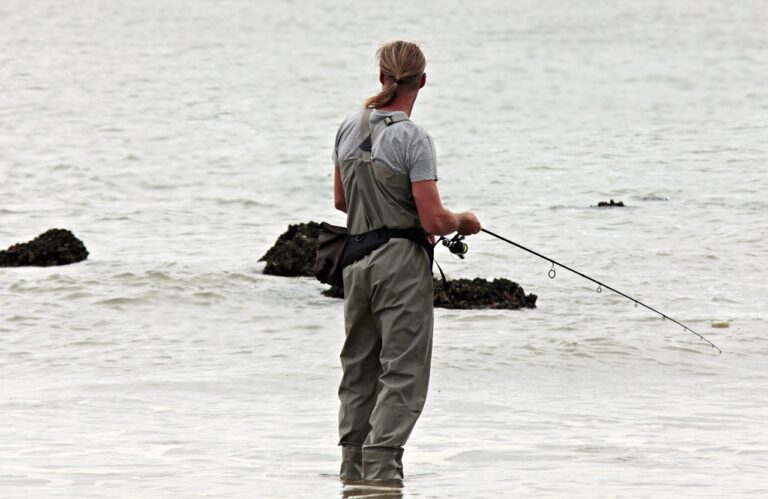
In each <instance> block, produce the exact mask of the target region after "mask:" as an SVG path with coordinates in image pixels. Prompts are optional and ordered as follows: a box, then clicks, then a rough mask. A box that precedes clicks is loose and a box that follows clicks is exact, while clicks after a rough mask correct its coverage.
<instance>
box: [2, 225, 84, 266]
mask: <svg viewBox="0 0 768 499" xmlns="http://www.w3.org/2000/svg"><path fill="white" fill-rule="evenodd" d="M86 258H88V250H87V249H86V248H85V245H84V244H83V242H82V241H81V240H80V239H78V238H77V237H75V235H74V234H72V232H70V231H68V230H66V229H49V230H47V231H45V232H43V233H42V234H40V235H39V236H37V237H36V238H34V239H33V240H31V241H29V242H26V243H18V244H14V245H13V246H11V247H10V248H8V249H7V250H4V251H0V267H26V266H34V267H51V266H54V265H69V264H70V263H77V262H82V261H83V260H85V259H86Z"/></svg>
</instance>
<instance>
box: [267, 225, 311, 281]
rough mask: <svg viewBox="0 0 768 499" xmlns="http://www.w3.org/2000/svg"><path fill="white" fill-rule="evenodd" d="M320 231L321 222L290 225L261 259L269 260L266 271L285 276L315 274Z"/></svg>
mask: <svg viewBox="0 0 768 499" xmlns="http://www.w3.org/2000/svg"><path fill="white" fill-rule="evenodd" d="M319 233H320V224H319V223H316V222H309V223H302V224H295V225H289V226H288V230H287V231H285V232H284V233H282V234H281V235H280V237H278V238H277V241H276V242H275V245H274V246H272V247H271V248H270V249H269V251H267V252H266V253H265V254H264V256H263V257H261V259H260V260H259V261H260V262H267V265H266V267H265V268H264V273H265V274H270V275H279V276H284V277H305V276H310V277H311V276H314V275H315V274H314V272H313V268H314V266H315V253H316V252H317V236H318V234H319Z"/></svg>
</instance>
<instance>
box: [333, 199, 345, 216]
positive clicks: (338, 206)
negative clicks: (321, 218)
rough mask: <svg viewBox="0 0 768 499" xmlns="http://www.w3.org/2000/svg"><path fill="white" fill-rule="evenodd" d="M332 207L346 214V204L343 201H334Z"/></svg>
mask: <svg viewBox="0 0 768 499" xmlns="http://www.w3.org/2000/svg"><path fill="white" fill-rule="evenodd" d="M333 205H334V206H335V207H336V209H337V210H339V211H341V212H343V213H346V212H347V202H346V201H345V200H343V199H337V200H336V201H334V203H333Z"/></svg>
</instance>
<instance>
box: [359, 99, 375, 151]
mask: <svg viewBox="0 0 768 499" xmlns="http://www.w3.org/2000/svg"><path fill="white" fill-rule="evenodd" d="M372 112H373V108H372V107H368V108H366V109H364V110H363V115H362V116H361V117H360V146H359V147H360V151H362V155H363V160H364V161H370V159H371V113H372Z"/></svg>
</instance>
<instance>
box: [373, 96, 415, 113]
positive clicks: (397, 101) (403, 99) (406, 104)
mask: <svg viewBox="0 0 768 499" xmlns="http://www.w3.org/2000/svg"><path fill="white" fill-rule="evenodd" d="M418 95H419V91H418V90H417V91H415V92H413V91H410V92H409V91H400V92H398V93H397V97H395V98H394V99H392V101H391V102H390V103H389V104H387V105H386V106H381V107H378V108H376V109H378V110H379V111H390V112H393V111H402V112H404V113H405V114H407V115H408V117H409V118H410V117H411V111H413V104H414V103H415V102H416V97H417V96H418Z"/></svg>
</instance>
